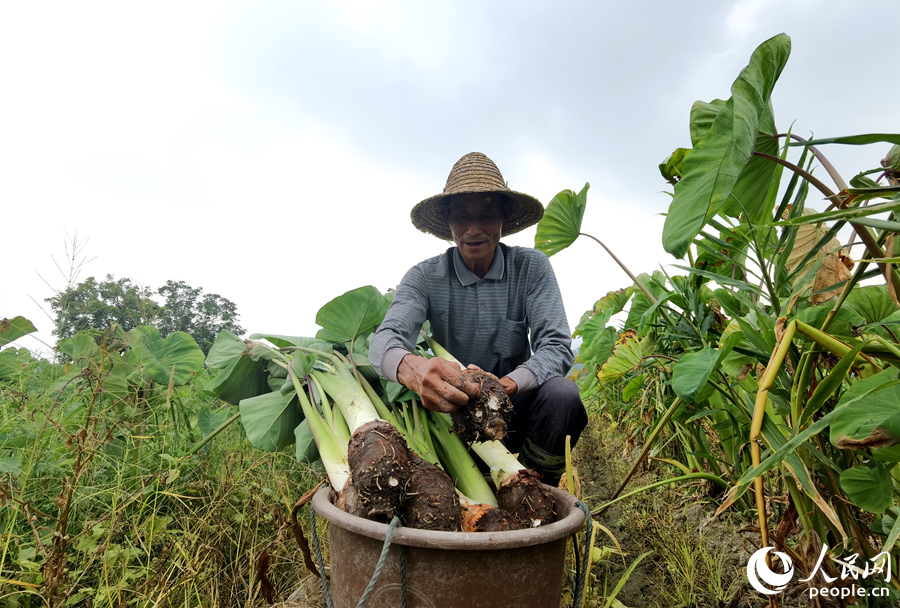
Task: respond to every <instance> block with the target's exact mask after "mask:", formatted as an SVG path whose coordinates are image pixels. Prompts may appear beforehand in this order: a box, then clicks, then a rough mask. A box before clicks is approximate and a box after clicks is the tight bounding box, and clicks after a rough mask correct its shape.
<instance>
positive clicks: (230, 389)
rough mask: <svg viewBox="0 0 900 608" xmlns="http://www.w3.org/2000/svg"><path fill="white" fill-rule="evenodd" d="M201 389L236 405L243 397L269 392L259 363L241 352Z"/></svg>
mask: <svg viewBox="0 0 900 608" xmlns="http://www.w3.org/2000/svg"><path fill="white" fill-rule="evenodd" d="M210 352H212V351H210ZM203 390H204V391H206V392H207V393H210V394H212V395H215V396H216V397H218V398H219V399H221V400H222V401H225V402H227V403H230V404H232V405H237V404H238V403H240V402H241V400H243V399H247V398H249V397H256V396H257V395H262V394H263V393H267V392H269V386H268V383H267V381H266V373H265V372H264V371H263V369H262V367H260V364H259V363H258V362H256V361H254V360H253V359H251V358H250V355H249V354H248V353H246V352H243V353H241V354H240V355H239V356H238V357H235V358H233V359H232V360H231V363H229V364H228V367H226V368H225V369H222V370H219V373H217V374H216V375H215V377H213V379H212V380H210V381H209V383H208V384H207V385H206V386H205V387H203Z"/></svg>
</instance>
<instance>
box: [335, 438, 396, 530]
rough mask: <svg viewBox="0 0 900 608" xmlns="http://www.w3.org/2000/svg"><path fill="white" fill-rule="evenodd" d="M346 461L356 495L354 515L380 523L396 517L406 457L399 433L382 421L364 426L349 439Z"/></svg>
mask: <svg viewBox="0 0 900 608" xmlns="http://www.w3.org/2000/svg"><path fill="white" fill-rule="evenodd" d="M348 461H349V463H350V478H351V479H352V483H353V487H354V488H355V490H356V493H357V495H358V507H357V509H356V511H357V513H358V514H360V515H362V516H363V517H366V518H368V519H371V520H374V521H380V522H384V523H387V522H390V521H391V519H393V518H394V516H396V515H400V513H401V508H402V505H403V499H404V494H405V492H406V485H407V483H408V482H409V477H410V462H409V461H410V453H409V449H408V448H407V447H406V441H405V440H404V439H403V436H402V435H401V434H400V433H399V431H397V429H395V428H394V427H393V426H391V425H390V423H388V422H385V421H384V420H373V421H371V422H367V423H365V424H364V425H362V426H361V427H359V428H358V429H357V430H356V432H355V433H353V436H352V437H351V438H350V445H349V446H348Z"/></svg>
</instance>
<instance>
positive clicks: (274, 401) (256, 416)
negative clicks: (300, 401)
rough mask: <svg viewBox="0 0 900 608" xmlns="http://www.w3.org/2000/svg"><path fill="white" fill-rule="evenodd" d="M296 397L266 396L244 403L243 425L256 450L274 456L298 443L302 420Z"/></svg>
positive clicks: (273, 394) (270, 394)
mask: <svg viewBox="0 0 900 608" xmlns="http://www.w3.org/2000/svg"><path fill="white" fill-rule="evenodd" d="M296 397H297V394H296V393H294V392H290V393H288V394H287V395H282V394H281V393H266V394H265V395H259V396H257V397H250V398H249V399H244V400H242V401H241V403H240V411H241V424H243V425H244V431H245V432H246V433H247V439H249V440H250V443H251V444H253V447H256V448H259V449H260V450H266V451H269V452H275V451H278V450H280V449H281V448H283V447H285V446H286V445H290V444H291V443H292V442H293V441H294V440H295V437H294V429H295V428H297V425H298V424H300V421H301V420H303V415H302V414H301V412H300V407H299V406H298V405H297V401H296Z"/></svg>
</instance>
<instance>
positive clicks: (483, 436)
mask: <svg viewBox="0 0 900 608" xmlns="http://www.w3.org/2000/svg"><path fill="white" fill-rule="evenodd" d="M459 376H460V380H461V381H464V382H467V381H471V382H475V383H476V384H478V385H479V386H480V387H481V392H480V393H479V395H478V397H471V398H469V403H468V404H466V405H465V407H461V408H459V409H458V410H456V411H454V412H453V413H452V414H450V416H451V418H452V419H453V427H452V428H451V430H452V431H453V432H454V433H456V434H457V435H459V436H460V438H461V439H462V440H463V441H466V442H469V443H471V442H473V441H490V440H492V439H497V440H500V439H503V438H504V437H505V436H506V428H507V425H508V424H509V423H510V422H511V421H512V417H513V414H514V409H513V405H512V402H511V401H510V400H509V396H507V394H506V391H504V390H503V387H502V386H501V385H500V382H499V381H498V380H497V378H496V377H494V376H493V375H491V374H488V373H487V372H484V371H482V370H480V369H464V370H462V371H460V372H459Z"/></svg>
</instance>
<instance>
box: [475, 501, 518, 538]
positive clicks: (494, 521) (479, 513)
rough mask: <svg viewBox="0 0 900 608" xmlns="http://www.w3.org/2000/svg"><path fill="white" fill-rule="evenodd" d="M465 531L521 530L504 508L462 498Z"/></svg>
mask: <svg viewBox="0 0 900 608" xmlns="http://www.w3.org/2000/svg"><path fill="white" fill-rule="evenodd" d="M461 502H462V531H463V532H504V531H507V530H521V529H522V526H520V525H518V524H517V523H516V522H514V521H513V520H512V518H511V517H510V516H509V515H508V514H507V513H506V512H505V511H503V510H502V509H498V508H497V507H494V506H492V505H486V504H482V503H477V502H474V501H467V500H462V501H461Z"/></svg>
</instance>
